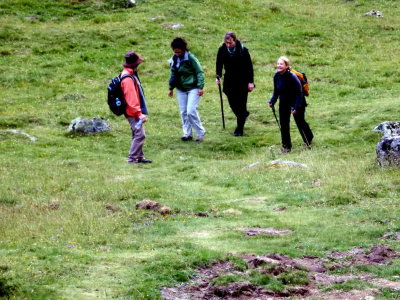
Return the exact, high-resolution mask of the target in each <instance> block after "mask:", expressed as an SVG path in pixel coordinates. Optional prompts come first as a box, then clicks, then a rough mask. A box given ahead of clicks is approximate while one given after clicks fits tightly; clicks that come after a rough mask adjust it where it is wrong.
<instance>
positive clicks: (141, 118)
mask: <svg viewBox="0 0 400 300" xmlns="http://www.w3.org/2000/svg"><path fill="white" fill-rule="evenodd" d="M139 119H140V120H142V122H143V123H146V122H147V117H146V115H143V114H141V115H140V116H139Z"/></svg>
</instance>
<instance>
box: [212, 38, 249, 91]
mask: <svg viewBox="0 0 400 300" xmlns="http://www.w3.org/2000/svg"><path fill="white" fill-rule="evenodd" d="M223 68H224V69H225V74H224V92H236V91H247V86H248V84H249V83H254V71H253V63H252V61H251V57H250V53H249V50H248V49H247V48H246V47H244V46H243V45H242V44H241V43H240V42H239V41H236V47H235V49H234V52H233V54H230V53H229V52H228V48H227V47H226V45H225V44H222V45H221V47H219V49H218V54H217V61H216V75H217V76H219V77H222V69H223Z"/></svg>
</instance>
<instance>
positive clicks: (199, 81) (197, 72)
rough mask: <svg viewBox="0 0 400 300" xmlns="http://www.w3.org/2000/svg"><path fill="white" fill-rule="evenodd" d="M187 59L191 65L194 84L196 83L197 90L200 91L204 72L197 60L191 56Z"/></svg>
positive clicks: (202, 86) (202, 85)
mask: <svg viewBox="0 0 400 300" xmlns="http://www.w3.org/2000/svg"><path fill="white" fill-rule="evenodd" d="M189 59H190V61H191V63H192V66H193V69H194V72H195V76H196V78H197V80H196V82H197V88H198V89H200V90H202V89H203V88H204V72H203V69H202V68H201V65H200V62H199V60H198V59H197V58H196V57H195V56H193V55H191V54H190V55H189Z"/></svg>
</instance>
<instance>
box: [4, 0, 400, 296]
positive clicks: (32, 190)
mask: <svg viewBox="0 0 400 300" xmlns="http://www.w3.org/2000/svg"><path fill="white" fill-rule="evenodd" d="M137 2H138V4H137V5H136V6H135V7H131V8H124V7H123V6H124V4H125V2H124V1H120V0H108V1H106V0H86V1H85V0H57V1H51V0H41V1H39V0H31V1H26V0H7V1H6V0H0V20H1V22H0V73H1V74H2V83H1V84H0V104H1V105H0V297H4V298H8V297H10V298H12V297H15V298H17V299H45V298H46V299H60V298H62V299H92V298H93V299H98V298H103V299H108V298H126V299H159V298H160V297H161V294H160V288H161V287H165V286H173V285H176V284H178V283H182V282H187V281H189V280H190V279H191V278H192V277H193V274H195V269H196V267H198V266H206V265H209V264H210V263H211V262H212V261H213V260H216V259H221V260H224V259H226V258H228V259H230V260H236V259H237V258H236V256H234V255H238V254H258V255H262V254H267V253H279V254H282V255H287V256H290V257H293V258H296V257H301V256H303V255H312V256H316V257H321V258H323V257H326V256H327V251H334V250H340V251H344V250H349V249H351V248H352V247H360V248H365V249H368V248H371V247H372V246H375V245H378V244H385V245H387V246H390V247H391V248H392V249H394V250H398V251H400V246H399V244H398V241H395V240H391V239H387V240H385V239H381V237H382V236H383V235H384V234H385V233H387V232H393V233H396V232H399V231H400V222H399V218H398V216H399V214H400V209H399V200H400V197H399V195H400V176H399V175H400V171H399V170H398V169H381V168H380V167H378V166H377V165H376V163H375V157H376V155H375V144H376V142H377V141H378V140H379V139H380V135H379V134H378V133H375V132H372V129H373V128H374V127H375V126H376V125H378V124H379V123H380V122H382V121H385V120H397V121H399V94H400V71H399V70H398V68H397V66H398V65H399V62H400V61H399V56H398V49H399V48H400V39H399V35H398V31H399V29H400V19H399V17H398V16H399V14H400V7H399V6H398V5H397V2H396V1H390V0H378V1H369V0H353V1H342V0H326V1H319V0H307V1H305V0H284V1H270V0H253V1H250V0H230V1H211V0H192V1H178V0H165V1H159V0H138V1H137ZM371 9H377V10H380V11H382V13H383V14H384V17H383V18H374V17H365V16H364V13H366V12H368V11H369V10H371ZM174 24H181V25H183V26H182V27H180V28H178V29H175V30H174V29H172V28H171V25H174ZM227 31H235V32H236V33H237V34H238V37H239V38H240V39H241V40H242V41H243V43H244V44H245V45H246V46H247V47H248V48H249V50H250V53H251V56H252V60H253V63H254V68H255V82H256V85H257V88H256V89H255V91H254V92H253V93H251V94H250V96H249V105H248V106H249V110H250V112H251V115H250V117H249V121H248V123H247V124H246V128H245V136H244V137H243V138H235V137H233V136H232V132H233V130H234V128H235V119H234V117H233V114H232V112H231V111H230V109H229V107H228V104H227V102H225V109H226V110H225V116H226V123H227V128H226V130H223V129H222V126H221V116H220V107H219V94H218V88H217V86H216V85H215V56H216V53H217V49H218V47H219V45H220V44H221V42H222V38H223V35H224V33H225V32H227ZM176 36H182V37H185V38H186V39H187V40H188V41H189V48H190V50H191V51H192V52H193V53H194V54H195V55H196V56H197V57H198V58H199V60H200V62H201V64H202V66H203V68H204V71H205V75H206V86H205V91H206V92H205V94H204V96H203V97H202V100H201V103H200V107H199V112H200V115H201V118H202V121H203V123H204V126H205V128H206V130H207V135H206V138H205V141H204V142H203V143H201V144H197V143H194V142H193V143H183V142H181V141H180V139H179V138H180V135H181V126H180V119H179V113H178V107H177V103H176V100H175V99H170V98H168V97H167V92H168V91H167V88H168V85H167V82H168V78H169V66H168V59H169V57H170V56H171V55H172V51H171V49H170V47H169V44H170V42H171V40H172V39H173V38H174V37H176ZM129 50H135V51H137V52H139V53H141V54H142V55H143V56H144V58H145V62H144V63H143V64H142V65H141V66H140V68H139V74H140V76H141V80H142V82H143V86H144V89H145V93H146V96H147V99H148V100H147V101H148V106H149V111H150V115H149V122H148V123H147V124H146V126H145V127H146V132H147V140H146V143H145V149H144V151H145V154H146V157H148V158H150V159H152V160H153V163H152V164H151V165H146V166H133V165H129V164H127V163H126V162H125V158H126V155H127V152H128V149H129V144H130V129H129V126H128V124H127V121H126V120H125V119H124V118H123V117H116V116H114V115H112V114H111V113H110V112H109V110H108V107H107V104H106V87H107V84H108V82H109V80H110V78H112V77H114V76H115V75H116V74H117V73H118V72H120V71H121V63H122V61H123V55H124V53H125V52H127V51H129ZM281 55H287V56H288V57H289V58H291V60H292V62H293V64H294V66H295V68H296V69H298V70H301V71H303V72H305V73H306V74H307V76H308V78H309V82H310V93H311V95H310V97H309V99H308V102H309V106H308V109H307V120H308V121H309V123H310V125H311V127H312V129H313V131H314V133H315V145H314V147H313V148H312V150H307V149H305V148H303V146H302V142H301V139H300V136H299V134H298V132H297V129H296V128H295V127H294V122H292V140H293V146H294V149H293V151H292V153H291V154H289V155H287V156H284V157H280V156H278V155H277V154H276V152H277V151H278V150H279V148H280V135H279V131H278V128H277V125H276V123H275V120H274V117H273V115H272V113H271V111H270V109H269V108H268V107H267V106H266V101H267V100H268V99H269V98H270V96H271V93H272V76H273V74H274V65H275V61H276V59H277V58H278V57H279V56H281ZM225 99H226V98H225ZM76 117H81V118H94V117H101V118H104V119H105V120H106V121H107V122H108V123H109V124H110V126H111V127H112V129H111V130H110V131H109V132H106V133H100V134H94V135H80V134H71V133H68V131H67V128H68V125H69V123H70V121H71V120H73V119H75V118H76ZM10 129H17V130H21V131H23V132H25V133H27V134H29V135H31V136H34V137H35V138H37V140H36V141H35V142H33V141H31V140H29V139H28V138H27V137H26V136H23V135H21V134H16V133H13V132H10V131H9V130H10ZM277 158H282V159H285V160H291V161H295V162H299V163H303V164H306V165H307V166H308V168H296V167H285V166H279V165H271V164H269V162H270V161H271V160H274V159H277ZM256 162H259V164H255V165H254V166H253V167H246V166H249V165H250V164H253V163H256ZM143 199H151V200H154V201H157V202H159V203H161V204H163V205H166V206H168V207H170V208H171V209H172V214H171V215H166V216H164V215H161V214H159V213H157V212H153V211H144V210H136V209H135V204H136V203H137V202H138V201H141V200H143ZM107 205H108V208H110V206H112V207H113V208H115V209H114V210H110V209H107ZM278 208H285V210H282V211H277V210H276V209H278ZM199 213H204V214H207V215H208V217H199V216H198V215H196V214H199ZM241 227H260V228H277V229H289V230H292V231H293V232H292V233H291V234H289V235H285V236H268V235H260V236H254V237H252V236H246V235H245V234H244V233H243V232H241V231H240V230H238V229H239V228H241ZM347 271H349V272H351V273H352V274H358V273H360V272H362V271H368V272H370V273H371V274H374V275H375V276H379V277H381V278H386V279H388V280H392V281H397V282H398V281H399V279H398V274H399V272H400V262H399V260H393V261H392V265H391V266H390V267H386V266H375V267H371V268H367V270H366V268H365V267H364V268H356V267H354V268H349V270H347ZM343 272H344V271H343ZM333 288H334V289H338V290H340V289H344V288H343V286H335V287H333ZM346 288H347V289H352V288H355V289H360V287H359V285H357V284H353V286H352V285H351V284H348V286H347V287H346ZM378 295H379V297H382V298H386V299H395V298H396V299H398V298H400V294H399V292H398V291H394V290H391V289H386V288H380V289H379V291H378Z"/></svg>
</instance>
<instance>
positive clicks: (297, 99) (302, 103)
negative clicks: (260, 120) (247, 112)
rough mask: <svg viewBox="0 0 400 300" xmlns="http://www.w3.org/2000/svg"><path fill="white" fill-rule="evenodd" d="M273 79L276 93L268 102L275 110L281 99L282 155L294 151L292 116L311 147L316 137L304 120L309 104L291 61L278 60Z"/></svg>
mask: <svg viewBox="0 0 400 300" xmlns="http://www.w3.org/2000/svg"><path fill="white" fill-rule="evenodd" d="M276 70H277V72H276V73H275V75H274V77H273V81H274V92H273V94H272V97H271V99H270V100H269V102H268V105H269V107H271V108H273V106H274V104H275V103H276V101H277V100H278V98H279V120H280V122H279V123H280V129H281V138H282V150H281V153H282V154H284V153H289V152H290V151H291V149H292V142H291V139H290V115H293V117H294V120H295V122H296V125H297V128H298V129H299V132H300V135H301V137H302V139H303V141H304V143H305V145H306V146H307V147H310V146H311V142H312V140H313V138H314V135H313V133H312V131H311V129H310V126H309V125H308V123H307V122H306V120H305V119H304V116H305V111H306V106H307V102H306V99H305V96H304V94H303V89H302V86H301V83H300V80H299V79H298V78H297V76H296V75H295V74H293V73H292V72H290V61H289V59H288V58H287V57H286V56H281V57H279V58H278V61H277V63H276Z"/></svg>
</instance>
